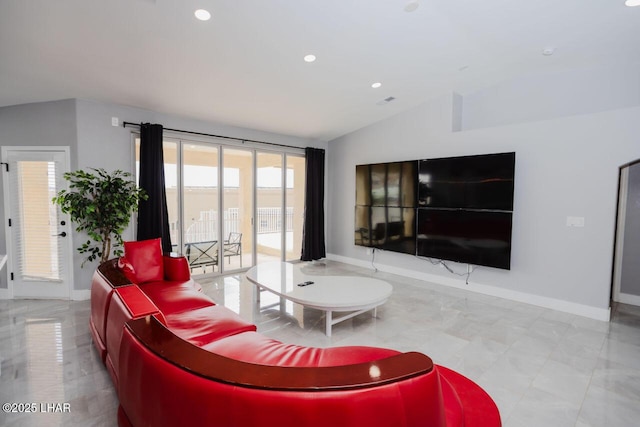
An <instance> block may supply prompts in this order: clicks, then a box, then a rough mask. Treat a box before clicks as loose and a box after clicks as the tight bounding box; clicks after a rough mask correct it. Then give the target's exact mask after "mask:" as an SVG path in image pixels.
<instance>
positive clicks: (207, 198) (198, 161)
mask: <svg viewBox="0 0 640 427" xmlns="http://www.w3.org/2000/svg"><path fill="white" fill-rule="evenodd" d="M139 143H140V142H139V139H136V172H137V170H138V159H139ZM163 154H164V162H165V182H166V190H167V208H168V211H169V222H170V229H171V242H172V244H173V245H174V251H175V252H179V253H182V254H184V255H185V256H187V258H188V260H189V263H190V265H191V267H192V272H193V273H194V274H203V273H211V272H223V271H231V270H236V269H239V268H246V267H250V266H252V265H254V259H253V256H254V249H255V255H256V263H259V262H265V261H268V260H278V261H279V260H283V259H284V260H295V259H299V258H300V250H301V246H302V221H303V209H304V178H305V173H304V168H305V161H304V156H303V155H291V154H284V153H273V152H261V151H257V150H253V149H242V148H235V147H229V146H221V145H216V144H210V143H195V142H190V141H178V140H168V139H165V141H164V152H163ZM254 160H255V172H254ZM180 163H181V164H182V175H180V174H179V170H180V168H179V164H180ZM218 165H221V166H222V174H221V176H220V174H219V173H218V167H219V166H218ZM283 170H284V172H283ZM254 173H255V180H254ZM254 182H255V203H256V206H255V212H254V206H253V204H254ZM221 188H222V195H221V196H222V197H220V194H219V193H220V191H221V190H220V189H221ZM220 200H221V201H222V206H219V203H220ZM180 206H182V213H181V214H180V212H179V211H180ZM181 221H182V225H181ZM254 226H255V240H254Z"/></svg>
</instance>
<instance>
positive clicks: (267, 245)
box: [256, 153, 286, 264]
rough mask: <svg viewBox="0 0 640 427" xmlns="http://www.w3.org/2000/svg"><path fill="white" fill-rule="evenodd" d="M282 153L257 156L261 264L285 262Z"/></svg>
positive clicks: (257, 243) (258, 228)
mask: <svg viewBox="0 0 640 427" xmlns="http://www.w3.org/2000/svg"><path fill="white" fill-rule="evenodd" d="M282 157H283V156H282V154H273V153H258V154H257V159H256V164H257V169H256V171H257V176H256V183H257V185H256V187H257V188H256V202H257V207H256V208H257V209H256V253H257V262H258V264H260V263H262V262H266V261H280V260H281V259H282V247H283V243H282V233H283V229H284V225H283V221H284V220H285V216H286V214H283V212H282V202H283V195H284V193H283V186H284V185H283V177H282Z"/></svg>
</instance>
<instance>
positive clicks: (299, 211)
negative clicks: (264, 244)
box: [285, 154, 306, 261]
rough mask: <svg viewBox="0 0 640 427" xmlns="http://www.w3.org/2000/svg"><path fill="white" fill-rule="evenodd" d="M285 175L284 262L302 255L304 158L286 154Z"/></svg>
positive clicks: (297, 258)
mask: <svg viewBox="0 0 640 427" xmlns="http://www.w3.org/2000/svg"><path fill="white" fill-rule="evenodd" d="M286 163H287V165H286V166H287V174H286V178H285V179H286V192H285V200H286V227H285V230H286V236H285V242H286V246H285V247H286V252H285V260H286V261H293V260H299V259H300V255H301V253H302V224H303V222H304V191H305V176H306V174H305V168H306V163H305V158H304V156H294V155H291V154H287V156H286Z"/></svg>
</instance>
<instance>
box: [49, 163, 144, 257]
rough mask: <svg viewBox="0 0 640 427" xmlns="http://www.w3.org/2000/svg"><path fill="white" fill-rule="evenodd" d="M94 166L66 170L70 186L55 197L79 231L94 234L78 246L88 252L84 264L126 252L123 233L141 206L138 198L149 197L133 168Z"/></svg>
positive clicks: (65, 176)
mask: <svg viewBox="0 0 640 427" xmlns="http://www.w3.org/2000/svg"><path fill="white" fill-rule="evenodd" d="M91 170H92V171H93V172H94V173H90V172H85V171H82V170H79V171H75V172H67V173H65V174H64V178H65V179H66V180H67V181H69V183H70V184H69V190H61V191H60V192H59V193H58V194H57V195H56V197H54V198H53V200H52V201H53V203H55V204H57V205H58V206H60V209H61V210H62V212H64V213H68V214H69V215H70V217H71V221H73V222H74V223H76V231H80V232H85V233H87V235H88V236H89V237H90V240H87V242H86V243H83V244H82V246H80V247H79V248H77V249H78V252H80V253H81V254H88V255H87V258H86V259H85V260H84V261H83V262H82V266H84V264H85V263H86V262H87V261H93V260H95V259H98V258H100V262H105V261H106V260H108V259H109V257H110V256H111V253H113V256H120V255H122V233H123V232H124V229H125V228H126V227H127V225H129V220H130V218H131V214H132V213H133V212H135V211H137V210H138V201H139V200H146V199H147V195H146V194H145V192H144V190H143V189H141V188H139V187H138V186H137V185H136V183H135V182H133V181H132V180H131V179H130V177H131V174H130V173H129V172H123V171H121V170H116V171H114V172H113V173H108V172H107V171H105V170H104V169H93V168H92V169H91Z"/></svg>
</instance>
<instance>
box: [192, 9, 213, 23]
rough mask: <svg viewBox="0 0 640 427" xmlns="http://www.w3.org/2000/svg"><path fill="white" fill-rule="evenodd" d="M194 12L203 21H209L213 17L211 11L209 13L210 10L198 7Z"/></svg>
mask: <svg viewBox="0 0 640 427" xmlns="http://www.w3.org/2000/svg"><path fill="white" fill-rule="evenodd" d="M193 14H194V15H195V16H196V18H198V19H199V20H201V21H208V20H209V19H211V13H209V11H208V10H204V9H198V10H196V11H195V12H194V13H193Z"/></svg>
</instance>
